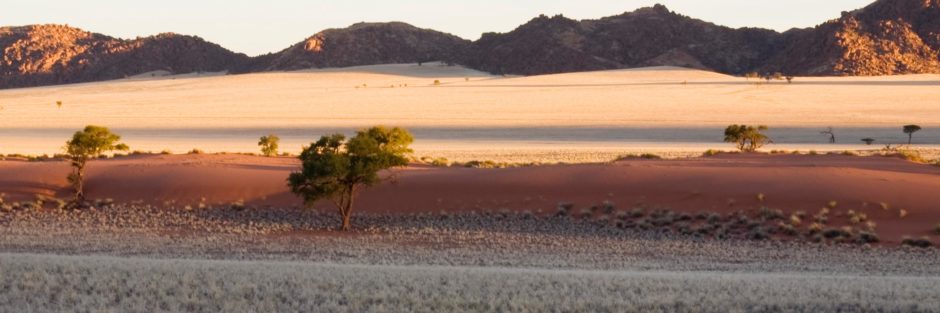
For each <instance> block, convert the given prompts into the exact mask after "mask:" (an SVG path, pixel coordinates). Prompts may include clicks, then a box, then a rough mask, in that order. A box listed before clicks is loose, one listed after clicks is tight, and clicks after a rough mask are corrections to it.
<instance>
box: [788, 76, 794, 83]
mask: <svg viewBox="0 0 940 313" xmlns="http://www.w3.org/2000/svg"><path fill="white" fill-rule="evenodd" d="M792 83H793V76H789V75H788V76H787V84H792Z"/></svg>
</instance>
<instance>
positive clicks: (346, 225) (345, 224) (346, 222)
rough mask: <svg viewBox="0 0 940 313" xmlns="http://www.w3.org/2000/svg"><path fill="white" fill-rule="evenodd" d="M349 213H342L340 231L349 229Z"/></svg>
mask: <svg viewBox="0 0 940 313" xmlns="http://www.w3.org/2000/svg"><path fill="white" fill-rule="evenodd" d="M350 227H351V226H350V225H349V214H343V226H342V227H341V228H340V230H342V231H349V228H350Z"/></svg>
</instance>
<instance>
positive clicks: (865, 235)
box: [858, 231, 881, 243]
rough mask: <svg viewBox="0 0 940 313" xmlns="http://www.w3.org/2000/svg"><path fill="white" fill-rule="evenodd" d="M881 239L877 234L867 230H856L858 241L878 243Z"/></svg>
mask: <svg viewBox="0 0 940 313" xmlns="http://www.w3.org/2000/svg"><path fill="white" fill-rule="evenodd" d="M880 241H881V238H879V237H878V234H875V233H873V232H867V231H860V232H858V242H859V243H878V242H880Z"/></svg>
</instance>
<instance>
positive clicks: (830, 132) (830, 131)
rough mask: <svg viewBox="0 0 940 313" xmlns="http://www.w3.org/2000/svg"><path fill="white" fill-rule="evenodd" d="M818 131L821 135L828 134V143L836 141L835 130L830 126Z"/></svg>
mask: <svg viewBox="0 0 940 313" xmlns="http://www.w3.org/2000/svg"><path fill="white" fill-rule="evenodd" d="M819 133H820V134H823V135H829V143H836V133H835V130H834V129H832V126H829V128H828V129H826V130H824V131H821V132H819Z"/></svg>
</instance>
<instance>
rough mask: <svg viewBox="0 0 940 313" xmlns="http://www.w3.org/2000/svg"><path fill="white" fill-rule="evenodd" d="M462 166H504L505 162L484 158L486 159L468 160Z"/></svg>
mask: <svg viewBox="0 0 940 313" xmlns="http://www.w3.org/2000/svg"><path fill="white" fill-rule="evenodd" d="M463 166H464V167H469V168H505V167H506V164H504V163H497V162H495V161H491V160H486V161H476V160H474V161H469V162H467V163H464V164H463Z"/></svg>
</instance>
